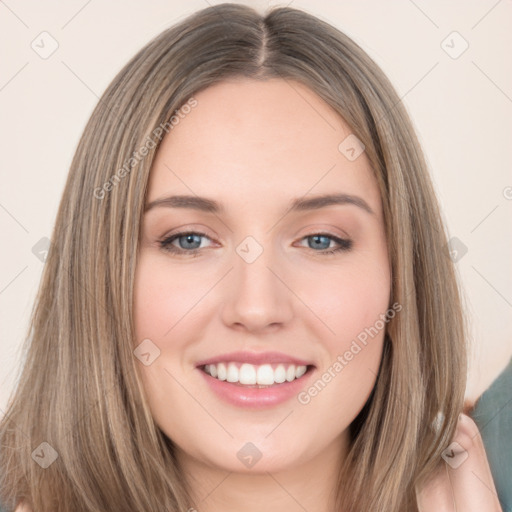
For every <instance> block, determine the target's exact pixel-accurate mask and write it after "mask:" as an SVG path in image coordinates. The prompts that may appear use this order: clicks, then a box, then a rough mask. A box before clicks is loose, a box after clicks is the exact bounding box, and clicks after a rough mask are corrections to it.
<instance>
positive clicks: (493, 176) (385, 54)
mask: <svg viewBox="0 0 512 512" xmlns="http://www.w3.org/2000/svg"><path fill="white" fill-rule="evenodd" d="M215 3H217V2H215ZM241 3H246V4H249V5H252V6H255V7H257V8H259V9H260V10H264V9H265V7H267V6H268V5H269V4H270V5H286V3H285V2H282V3H280V2H258V1H254V2H241ZM208 5H213V2H206V1H184V0H183V1H177V0H171V1H169V0H167V1H153V2H150V3H147V2H142V1H134V0H124V1H119V0H117V1H110V2H87V1H86V0H83V1H82V0H80V1H71V2H66V3H62V2H55V1H47V2H44V3H42V2H36V1H34V0H30V1H25V2H23V3H21V4H16V3H15V2H12V1H7V2H0V37H1V40H2V45H3V47H4V52H3V59H2V61H1V62H0V69H1V74H0V108H1V112H2V117H1V133H0V141H1V144H2V152H1V154H2V165H1V171H0V172H1V176H0V177H1V179H0V183H1V188H0V226H1V230H2V251H1V256H0V257H1V265H0V271H1V274H0V310H1V316H0V322H1V338H0V415H2V414H3V410H5V406H6V404H7V400H8V397H9V394H10V392H11V390H12V389H13V387H14V385H15V382H16V379H17V375H18V372H19V368H20V363H21V359H20V357H21V345H22V342H23V338H24V336H25V333H26V330H27V326H28V319H29V314H30V311H31V308H32V304H33V300H34V297H35V293H36V291H37V287H38V284H39V280H40V276H41V271H42V268H43V262H42V261H41V259H40V255H41V252H42V247H43V245H44V242H40V240H41V239H42V238H44V237H50V235H51V230H52V226H53V223H54V221H55V215H56V212H57V208H58V205H59V202H60V197H61V194H62V191H63V186H64V182H65V179H66V176H67V172H68V169H69V165H70V163H71V159H72V156H73V153H74V150H75V148H76V145H77V143H78V139H79V137H80V135H81V132H82V130H83V128H84V126H85V123H86V121H87V119H88V117H89V115H90V114H91V112H92V109H93V107H94V106H95V104H96V103H97V101H98V98H99V97H100V96H101V94H102V93H103V91H104V90H105V88H106V87H107V85H108V84H109V82H110V81H111V80H112V79H113V78H114V76H115V74H116V73H117V72H118V71H119V70H120V69H121V67H122V66H123V65H124V64H125V63H126V62H127V61H128V59H129V58H131V57H132V55H134V54H135V53H136V52H137V51H138V50H139V49H140V48H141V47H142V46H143V45H144V44H145V43H146V42H148V41H149V40H150V39H151V38H152V37H154V36H156V35H157V34H158V33H160V32H161V31H162V30H164V29H165V28H167V27H169V26H170V25H172V24H174V23H175V22H177V21H179V20H181V19H182V18H184V17H185V16H186V15H188V14H190V13H192V12H193V11H196V10H198V9H201V8H204V7H207V6H208ZM288 5H291V6H292V7H297V8H302V9H304V10H306V11H308V12H310V13H312V14H314V15H316V16H318V17H320V18H322V19H324V20H325V21H328V22H330V23H331V24H333V25H335V26H337V27H338V28H339V29H341V30H342V31H344V32H346V33H347V34H348V35H349V36H351V37H352V38H353V39H355V41H356V42H357V43H358V44H359V45H361V46H362V47H363V48H364V49H365V50H366V51H367V52H368V53H369V54H370V56H371V57H372V58H373V59H374V60H376V62H377V63H378V64H379V65H380V66H381V67H382V68H383V70H384V72H385V73H387V75H388V76H389V78H390V79H391V81H392V83H393V84H394V86H395V88H396V89H397V91H398V93H399V95H400V97H401V98H402V101H403V102H404V104H405V106H406V108H407V109H408V111H409V113H410V114H411V117H412V119H413V122H414V124H415V126H416V129H417V132H418V135H419V137H420V141H421V143H422V145H423V148H424V150H425V153H426V157H427V160H428V162H429V165H430V170H431V173H432V177H433V181H434V184H435V187H436V190H437V193H438V196H439V199H440V202H441V206H442V209H443V214H444V218H445V221H446V223H447V226H448V229H449V233H450V237H456V238H457V239H458V241H456V242H453V243H454V244H457V245H454V248H455V249H458V251H459V252H458V257H459V258H460V259H459V260H458V261H457V263H456V266H457V270H458V272H459V275H460V279H461V285H462V286H463V288H464V293H465V301H466V309H467V314H468V316H469V319H470V322H471V338H472V340H473V349H472V353H471V371H470V376H469V377H470V379H469V385H468V390H467V397H468V399H470V400H472V399H475V398H476V397H478V396H479V395H480V394H481V393H482V391H483V390H484V389H486V388H487V387H488V385H489V384H490V383H491V382H492V381H493V380H494V379H495V377H496V376H497V375H498V374H499V372H500V371H501V369H502V368H503V367H504V366H505V365H506V363H507V361H508V359H509V358H510V357H511V355H512V335H511V334H512V315H511V312H512V265H510V262H511V261H512V232H511V229H510V226H511V223H510V220H511V211H512V176H511V172H510V169H512V165H511V164H512V152H511V149H510V146H511V141H510V136H511V134H512V99H511V98H512V59H510V58H508V57H507V55H508V53H509V50H510V48H512V31H511V30H510V19H511V14H512V2H511V1H510V0H502V1H500V2H496V1H495V0H490V1H478V2H476V1H456V2H450V3H446V2H443V1H440V0H436V1H429V2H427V1H420V0H417V1H414V2H413V1H405V0H404V1H388V2H382V1H379V0H371V1H360V0H349V1H347V0H345V1H340V2H334V1H330V2H329V1H326V0H315V1H312V0H306V1H299V0H296V1H293V2H291V3H289V4H288ZM44 31H46V32H48V33H49V34H50V36H47V35H42V36H41V35H40V34H41V33H42V32H44ZM454 31H456V32H457V33H458V34H459V35H457V34H453V32H454ZM52 39H54V40H55V41H56V42H57V43H58V48H57V50H56V51H55V52H54V53H53V54H52V55H50V56H49V57H48V58H42V57H41V56H40V53H43V52H44V51H47V52H48V51H50V50H51V44H55V43H52ZM443 41H444V42H443ZM466 44H467V45H469V46H468V48H467V49H466V50H465V51H464V52H463V53H462V54H461V55H460V56H459V55H458V53H460V51H461V50H463V49H464V47H465V46H466ZM33 47H34V48H35V49H37V51H36V50H35V49H33ZM38 52H39V53H38ZM34 247H35V249H34V250H33V248H34ZM465 251H467V252H465ZM464 252H465V254H463V253H464ZM462 254H463V255H462ZM461 255H462V257H460V256H461ZM507 262H508V263H507Z"/></svg>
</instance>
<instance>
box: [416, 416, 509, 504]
mask: <svg viewBox="0 0 512 512" xmlns="http://www.w3.org/2000/svg"><path fill="white" fill-rule="evenodd" d="M453 441H454V442H456V443H458V444H459V445H460V447H461V448H458V447H457V446H455V447H454V450H450V452H449V453H448V457H450V458H451V460H452V461H453V463H452V464H451V465H450V464H448V463H447V462H445V461H443V463H442V464H441V465H440V467H439V470H438V472H437V473H436V475H435V476H434V477H433V479H432V480H431V481H430V482H429V483H428V484H427V485H426V486H425V487H424V488H423V489H422V490H421V491H420V493H419V494H418V505H419V510H420V512H455V511H457V512H460V511H462V512H502V509H501V506H500V503H499V500H498V495H497V493H496V488H495V487H494V482H493V479H492V475H491V469H490V467H489V463H488V461H487V456H486V454H485V448H484V444H483V441H482V437H481V436H480V432H479V431H478V427H477V426H476V424H475V422H474V421H473V420H472V419H471V418H470V417H469V416H467V415H465V414H461V415H460V417H459V423H458V425H457V430H456V433H455V437H454V439H453ZM464 451H465V452H467V458H465V457H466V454H465V453H464ZM464 458H465V460H463V459H464ZM459 463H460V465H459Z"/></svg>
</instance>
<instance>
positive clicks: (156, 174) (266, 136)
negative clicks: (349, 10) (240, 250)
mask: <svg viewBox="0 0 512 512" xmlns="http://www.w3.org/2000/svg"><path fill="white" fill-rule="evenodd" d="M194 98H195V99H196V100H197V105H196V106H195V107H194V108H193V109H191V110H190V111H189V113H188V114H182V115H181V119H180V122H179V124H177V125H176V126H174V128H173V129H172V130H171V131H170V132H169V134H168V135H167V136H166V137H165V138H164V140H163V141H162V144H161V146H160V148H159V150H158V153H157V156H156V159H155V161H154V163H153V168H152V171H151V176H150V185H149V192H148V201H151V200H154V199H157V198H158V197H161V196H163V195H165V194H168V193H183V194H190V193H192V194H197V195H205V196H209V197H218V198H219V199H221V200H222V202H225V201H228V202H230V203H232V204H236V203H237V202H239V203H240V204H246V203H247V201H248V200H253V199H254V201H259V202H262V201H263V200H265V203H266V204H267V205H270V204H271V203H272V202H274V201H275V202H277V201H281V202H283V201H287V200H288V198H289V197H298V196H303V195H304V194H307V193H309V192H310V193H312V194H320V193H327V192H328V193H333V192H342V193H347V194H356V193H357V194H359V195H362V194H364V196H365V198H366V200H367V202H369V203H370V204H371V205H373V207H374V209H375V211H378V210H379V205H380V196H379V192H378V189H377V185H376V182H375V179H374V177H373V173H372V170H371V168H370V165H369V162H368V159H367V158H366V155H365V154H364V152H363V153H362V154H361V155H360V156H359V157H358V158H356V159H355V160H352V161H351V160H349V159H347V157H346V156H345V154H344V153H343V152H342V151H340V149H339V146H340V143H341V142H342V141H343V140H345V139H346V138H347V137H348V136H349V135H351V133H352V130H351V129H350V127H349V126H348V125H347V124H346V123H345V121H344V120H343V119H342V118H341V116H339V115H338V113H337V112H335V111H334V110H333V109H332V108H331V107H330V106H329V105H328V104H327V103H325V102H324V101H323V100H322V99H321V98H320V97H318V96H317V95H316V94H315V93H314V92H313V91H312V90H310V89H309V88H308V87H306V86H305V85H303V84H301V83H299V82H295V81H289V80H281V79H270V80H266V81H257V80H251V79H245V78H243V79H233V80H229V81H223V82H220V83H217V84H215V85H213V86H210V87H208V88H206V89H204V90H202V91H200V92H199V93H198V94H196V95H194Z"/></svg>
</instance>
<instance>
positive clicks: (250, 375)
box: [212, 364, 260, 385]
mask: <svg viewBox="0 0 512 512" xmlns="http://www.w3.org/2000/svg"><path fill="white" fill-rule="evenodd" d="M212 377H213V375H212ZM238 381H239V382H240V384H248V385H251V384H256V368H254V366H253V365H252V364H243V365H242V366H240V370H239V374H238ZM258 384H260V383H259V382H258Z"/></svg>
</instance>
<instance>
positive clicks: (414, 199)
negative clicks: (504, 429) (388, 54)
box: [0, 4, 466, 512]
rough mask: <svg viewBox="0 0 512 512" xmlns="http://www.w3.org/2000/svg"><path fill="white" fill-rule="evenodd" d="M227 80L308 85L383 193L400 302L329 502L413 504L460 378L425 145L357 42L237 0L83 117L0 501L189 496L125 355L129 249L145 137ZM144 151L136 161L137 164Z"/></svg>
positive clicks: (101, 506)
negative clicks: (46, 451)
mask: <svg viewBox="0 0 512 512" xmlns="http://www.w3.org/2000/svg"><path fill="white" fill-rule="evenodd" d="M237 77H248V78H252V79H255V80H267V79H270V78H279V79H283V80H287V81H289V82H290V85H292V81H298V82H301V83H303V84H305V85H306V86H308V87H309V88H311V90H313V91H314V92H315V93H316V94H317V95H318V96H319V97H320V98H322V99H323V100H324V101H325V102H326V103H327V104H329V105H330V106H331V107H332V108H333V109H334V110H335V111H336V112H338V113H339V115H340V116H341V117H342V118H343V119H344V120H345V121H346V123H347V124H348V125H349V126H350V127H351V129H352V131H353V133H354V134H355V135H356V136H357V137H358V138H359V139H360V140H361V141H362V142H363V144H364V145H365V151H366V155H367V157H368V158H369V160H370V163H371V166H372V169H373V171H374V174H375V178H376V180H377V183H378V186H379V188H380V192H381V197H382V204H383V210H384V218H385V224H386V234H387V239H388V250H389V256H390V261H391V265H392V269H391V271H392V291H391V296H390V304H392V303H394V302H396V303H398V304H400V305H401V306H402V310H401V312H400V314H399V315H396V316H395V317H394V318H393V319H392V320H390V322H389V324H388V325H387V331H386V337H385V345H384V352H383V357H382V361H381V366H380V370H379V374H378V377H377V381H376V385H375V388H374V390H373V392H372V394H371V396H370V398H369V400H368V402H367V403H366V404H365V406H364V408H363V410H362V411H361V412H360V414H359V415H358V417H357V418H356V419H355V420H354V422H353V423H352V425H351V446H350V451H349V454H348V459H347V460H346V461H345V463H344V467H343V471H342V473H341V474H340V477H339V485H338V488H337V489H336V493H337V494H336V510H345V511H348V510H350V511H359V510H360V511H363V510H364V511H366V510H372V511H373V512H388V511H390V510H393V511H398V512H410V511H415V510H417V504H416V498H415V493H416V490H417V488H418V486H419V485H422V484H423V483H424V482H425V481H426V480H427V479H428V477H429V476H430V475H431V474H432V473H433V471H434V470H435V469H436V468H437V466H438V465H439V464H440V462H441V457H440V455H441V452H442V451H443V449H444V448H445V447H446V446H447V445H448V444H449V443H450V440H451V438H452V437H453V434H454V432H455V426H456V422H457V419H458V415H459V413H460V412H461V410H462V405H463V398H464V390H465V382H466V380H465V379H466V348H465V334H464V333H465V327H464V319H463V315H462V307H461V302H460V298H459V290H458V287H457V281H456V276H455V273H454V268H453V263H452V262H451V260H450V258H449V256H448V251H447V249H446V239H447V237H446V234H445V229H444V226H443V223H442V219H441V215H440V212H439V209H438V206H437V200H436V198H435V194H434V190H433V187H432V184H431V181H430V178H429V175H428V170H427V166H426V163H425V160H424V157H423V155H422V151H421V149H420V145H419V143H418V141H417V139H416V137H415V135H414V130H413V127H412V124H411V121H410V120H409V117H408V115H407V113H406V111H405V109H404V107H403V105H402V103H401V101H400V98H399V97H398V96H397V94H396V92H395V91H394V89H393V87H392V86H391V84H390V83H389V81H388V79H387V78H386V76H385V75H384V74H383V72H382V71H381V70H380V69H379V68H378V66H377V65H376V64H375V63H374V62H373V61H372V60H371V59H370V57H369V56H368V55H367V54H366V53H365V52H364V51H363V50H362V49H361V48H360V47H359V46H358V45H357V44H356V43H354V42H353V41H352V40H351V39H350V38H348V37H347V36H346V35H344V34H343V33H342V32H340V31H339V30H337V29H335V28H334V27H332V26H330V25H329V24H327V23H325V22H323V21H321V20H319V19H318V18H315V17H313V16H311V15H309V14H307V13H305V12H303V11H300V10H296V9H292V8H286V7H283V8H274V9H273V10H271V11H269V12H268V13H266V14H265V15H264V16H263V15H260V14H258V13H257V12H256V11H255V10H253V9H251V8H249V7H246V6H242V5H236V4H222V5H217V6H214V7H209V8H206V9H203V10H201V11H199V12H197V13H195V14H193V15H191V16H189V17H188V18H186V19H185V20H183V21H182V22H180V23H179V24H178V25H175V26H173V27H171V28H169V29H167V30H166V31H164V32H163V33H161V34H160V35H159V36H157V37H156V38H155V39H153V40H152V41H151V42H149V43H148V44H147V45H146V46H145V47H144V48H143V49H142V50H141V51H140V52H139V53H137V55H135V56H134V57H133V58H132V59H131V60H130V61H129V62H128V63H127V64H126V65H125V66H124V68H123V69H122V70H121V71H120V72H119V73H118V75H117V76H116V77H115V78H114V80H113V81H112V83H111V84H110V85H109V87H108V88H107V90H106V91H105V93H104V94H103V96H102V97H101V99H100V101H99V103H98V105H97V107H96V109H95V110H94V112H93V114H92V116H91V118H90V120H89V122H88V123H87V126H86V127H85V130H84V132H83V135H82V137H81V139H80V142H79V145H78V147H77V150H76V153H75V156H74V158H73V161H72V164H71V168H70V172H69V176H68V180H67V183H66V186H65V190H64V194H63V197H62V201H61V204H60V207H59V211H58V214H57V218H56V223H55V227H54V231H53V235H52V244H51V248H50V251H49V254H48V258H47V261H46V264H45V268H44V271H43V276H42V279H41V284H40V289H39V292H38V296H37V300H36V303H35V306H34V310H33V313H32V318H31V324H30V329H29V333H28V335H27V339H26V345H25V348H26V360H25V361H24V367H23V371H22V373H21V377H20V380H19V384H18V386H17V388H16V390H15V392H14V393H13V394H12V396H11V400H10V403H9V406H8V410H7V413H6V415H5V417H4V418H3V419H2V421H1V425H0V445H1V452H0V501H1V502H2V503H3V504H4V505H5V506H7V507H8V508H10V509H14V508H15V507H16V505H17V504H18V503H19V501H20V500H22V499H24V500H26V501H27V503H29V504H30V505H31V506H32V508H33V510H34V511H38V512H43V511H46V510H48V511H49V510H52V511H53V512H58V511H64V510H66V511H68V510H74V511H84V512H86V511H87V512H93V511H95V512H96V511H104V510H109V511H126V510H131V511H140V512H142V511H145V512H147V511H157V510H158V511H161V510H168V511H176V512H178V511H179V512H185V511H187V510H189V509H190V507H192V506H193V503H192V500H191V498H190V496H191V494H190V492H189V489H188V488H187V484H186V479H185V478H184V475H183V474H182V472H181V470H180V467H179V466H178V464H177V462H176V458H175V456H174V444H173V442H172V440H170V439H168V438H167V437H166V436H165V435H164V434H163V432H161V431H160V429H159V428H158V427H157V425H156V424H155V422H154V420H153V418H152V415H151V412H150V410H149V407H148V405H147V401H146V398H145V395H144V389H143V387H142V384H141V381H140V380H139V378H138V374H137V364H140V363H138V361H136V360H135V358H134V355H133V352H132V348H133V339H134V328H133V321H132V316H133V315H132V307H133V284H134V275H135V268H136V264H137V256H136V255H137V250H138V244H139V233H140V227H141V218H142V214H143V209H144V202H145V196H146V190H147V184H148V179H149V173H150V170H151V166H152V162H153V160H154V158H155V155H156V152H157V150H158V147H159V142H155V143H154V144H152V145H151V147H149V145H148V144H147V141H148V140H149V139H153V138H154V134H155V130H157V129H158V127H161V126H167V127H168V126H169V123H168V122H169V119H170V118H171V116H173V114H174V113H175V112H176V111H177V110H179V109H180V108H181V107H182V106H183V105H185V104H186V103H187V102H188V101H190V99H191V98H193V97H194V95H195V94H197V93H198V92H199V91H201V90H203V89H205V88H206V87H208V86H210V85H212V84H214V83H217V82H220V81H222V80H226V79H231V78H234V79H236V78H237ZM171 136H172V134H171ZM144 146H146V147H147V152H145V153H147V154H146V155H145V156H144V158H134V157H133V155H134V154H137V151H138V150H139V148H141V147H144ZM127 162H129V164H127ZM123 168H124V171H120V169H123ZM114 177H115V179H114ZM98 190H100V191H102V192H101V194H100V193H95V191H98ZM439 413H441V416H440V417H442V418H444V421H442V422H440V424H439V425H438V428H433V426H432V425H433V422H434V421H435V420H436V418H438V417H439V416H438V415H439ZM42 442H47V443H49V444H50V445H51V446H52V447H53V448H54V449H55V450H56V452H57V453H58V458H57V460H56V461H55V462H54V463H53V464H51V465H50V466H49V467H48V468H46V469H43V468H41V467H40V466H39V465H38V464H36V463H35V462H34V459H33V458H32V452H33V451H34V450H35V449H36V448H37V447H38V446H39V445H40V444H41V443H42Z"/></svg>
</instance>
